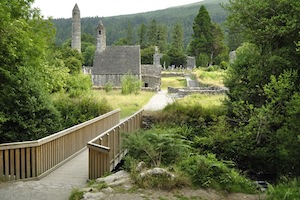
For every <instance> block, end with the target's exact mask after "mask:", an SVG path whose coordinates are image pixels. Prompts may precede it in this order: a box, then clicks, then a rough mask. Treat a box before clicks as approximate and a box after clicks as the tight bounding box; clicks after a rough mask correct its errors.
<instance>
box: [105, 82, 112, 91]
mask: <svg viewBox="0 0 300 200" xmlns="http://www.w3.org/2000/svg"><path fill="white" fill-rule="evenodd" d="M112 89H113V85H112V83H111V82H108V83H106V84H105V85H104V90H105V92H110V91H112Z"/></svg>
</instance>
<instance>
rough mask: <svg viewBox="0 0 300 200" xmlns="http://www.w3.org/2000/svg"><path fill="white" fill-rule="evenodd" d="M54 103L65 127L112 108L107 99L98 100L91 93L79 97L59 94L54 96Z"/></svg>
mask: <svg viewBox="0 0 300 200" xmlns="http://www.w3.org/2000/svg"><path fill="white" fill-rule="evenodd" d="M54 104H55V107H56V108H57V110H58V111H59V112H60V113H61V116H62V118H63V120H62V124H63V127H64V128H69V127H71V126H74V125H77V124H79V123H82V122H85V121H88V120H90V119H93V118H95V117H98V116H99V115H101V114H104V113H107V112H109V111H111V110H112V108H111V107H110V106H109V105H108V103H107V101H106V100H105V99H103V100H98V99H97V98H96V97H95V96H92V95H89V94H87V95H84V96H81V97H78V98H71V97H69V96H68V95H66V94H58V95H57V96H56V97H55V98H54Z"/></svg>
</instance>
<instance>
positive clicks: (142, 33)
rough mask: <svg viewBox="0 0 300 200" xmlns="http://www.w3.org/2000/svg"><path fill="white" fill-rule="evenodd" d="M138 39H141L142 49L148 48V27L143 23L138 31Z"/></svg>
mask: <svg viewBox="0 0 300 200" xmlns="http://www.w3.org/2000/svg"><path fill="white" fill-rule="evenodd" d="M138 37H139V44H140V46H141V49H144V48H146V46H147V26H146V25H145V24H144V23H142V24H141V26H140V27H139V31H138Z"/></svg>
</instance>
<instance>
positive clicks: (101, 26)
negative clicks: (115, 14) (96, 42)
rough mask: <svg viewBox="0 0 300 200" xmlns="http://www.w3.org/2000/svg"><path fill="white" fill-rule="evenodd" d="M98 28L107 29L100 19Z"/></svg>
mask: <svg viewBox="0 0 300 200" xmlns="http://www.w3.org/2000/svg"><path fill="white" fill-rule="evenodd" d="M97 29H105V27H104V25H103V23H102V21H101V20H100V21H99V24H98V26H97Z"/></svg>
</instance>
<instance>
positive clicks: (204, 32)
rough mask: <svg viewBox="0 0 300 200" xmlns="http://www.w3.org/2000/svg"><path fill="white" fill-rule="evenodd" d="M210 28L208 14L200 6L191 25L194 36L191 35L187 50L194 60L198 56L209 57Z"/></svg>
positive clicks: (211, 26) (211, 39) (211, 43)
mask: <svg viewBox="0 0 300 200" xmlns="http://www.w3.org/2000/svg"><path fill="white" fill-rule="evenodd" d="M212 28H213V25H212V22H211V19H210V16H209V13H208V12H207V10H206V8H205V6H203V5H202V6H201V7H200V9H199V13H198V15H197V16H196V18H195V20H194V23H193V31H194V34H193V35H192V39H191V43H190V50H189V51H190V53H191V55H193V56H195V57H196V58H198V57H199V55H200V54H204V55H206V56H207V57H211V53H212V45H213V35H212Z"/></svg>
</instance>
